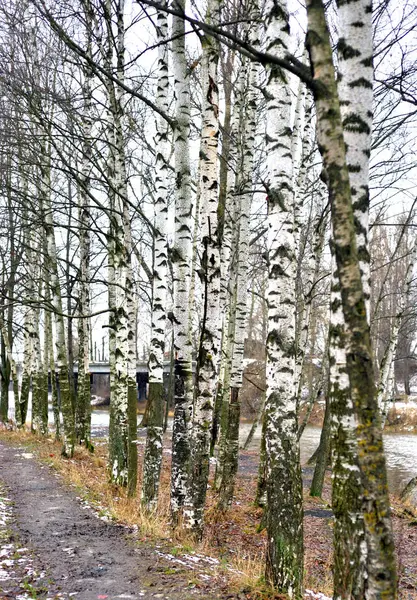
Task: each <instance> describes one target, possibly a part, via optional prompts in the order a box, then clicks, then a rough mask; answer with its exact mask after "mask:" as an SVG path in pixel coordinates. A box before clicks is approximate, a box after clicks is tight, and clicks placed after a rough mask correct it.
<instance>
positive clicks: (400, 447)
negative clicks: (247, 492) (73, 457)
mask: <svg viewBox="0 0 417 600" xmlns="http://www.w3.org/2000/svg"><path fill="white" fill-rule="evenodd" d="M12 397H13V395H12V394H10V406H9V416H10V417H11V416H12V415H14V407H13V400H12ZM141 418H142V417H141V416H138V425H139V424H140V421H141ZM28 422H30V411H29V414H28ZM49 422H50V423H51V424H53V415H52V412H51V411H49ZM91 425H92V436H93V437H106V436H107V435H108V427H109V410H108V409H106V408H97V409H94V410H93V413H92V423H91ZM171 427H172V420H171V419H170V422H169V424H168V428H171ZM250 428H251V424H250V423H241V427H240V440H241V444H243V443H244V442H245V440H246V438H247V436H248V433H249V430H250ZM320 431H321V429H320V428H319V427H311V426H308V427H306V429H305V431H304V434H303V436H302V438H301V464H302V465H304V464H305V463H306V462H307V460H308V459H309V458H310V456H311V455H312V454H313V452H314V450H315V449H316V448H317V445H318V443H319V440H320ZM139 432H140V434H142V435H145V430H139ZM260 438H261V428H260V427H258V429H257V431H256V433H255V435H254V437H253V440H252V443H251V445H250V447H249V449H250V450H257V449H259V445H260ZM384 447H385V455H386V459H387V470H388V482H389V486H390V489H391V491H392V492H393V493H399V492H400V491H401V490H402V489H403V488H404V486H405V485H406V484H407V483H408V482H409V481H410V479H411V478H412V477H416V476H417V435H415V434H405V433H387V434H385V435H384Z"/></svg>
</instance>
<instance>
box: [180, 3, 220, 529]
mask: <svg viewBox="0 0 417 600" xmlns="http://www.w3.org/2000/svg"><path fill="white" fill-rule="evenodd" d="M206 20H207V21H208V22H209V23H212V24H216V23H219V22H220V1H219V0H209V2H208V5H207V14H206ZM202 46H203V55H202V59H201V65H202V91H203V94H202V95H203V111H202V130H201V145H200V181H199V185H200V194H201V206H202V210H201V219H202V222H201V241H202V258H201V269H200V271H201V273H202V286H203V303H204V308H203V318H202V327H201V334H200V347H199V353H198V356H197V372H196V392H195V401H194V412H193V428H192V440H191V465H190V487H191V492H192V499H191V504H190V506H189V507H187V509H186V510H185V511H184V517H185V523H186V526H187V527H189V528H191V529H192V530H193V531H194V533H195V535H196V536H198V537H200V536H201V535H202V529H203V515H204V505H205V498H206V491H207V482H208V473H209V450H210V431H211V421H212V416H213V405H214V396H215V392H216V385H217V367H218V353H219V345H220V339H219V338H220V335H219V333H220V332H219V295H220V251H219V243H218V229H217V227H218V216H217V205H218V188H219V181H218V161H217V153H218V137H219V96H218V83H217V69H218V60H219V44H218V42H217V40H215V39H214V38H211V37H208V36H207V37H206V36H205V37H204V38H203V40H202Z"/></svg>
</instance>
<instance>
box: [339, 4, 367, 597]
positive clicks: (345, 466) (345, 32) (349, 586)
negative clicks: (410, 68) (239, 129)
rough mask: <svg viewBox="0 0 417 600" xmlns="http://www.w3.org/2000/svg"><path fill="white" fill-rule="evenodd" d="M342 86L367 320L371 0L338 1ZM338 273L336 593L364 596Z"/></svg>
mask: <svg viewBox="0 0 417 600" xmlns="http://www.w3.org/2000/svg"><path fill="white" fill-rule="evenodd" d="M338 13H339V21H340V38H339V42H338V58H339V72H338V77H339V82H338V92H339V98H340V110H341V116H342V124H343V137H344V140H345V143H346V163H347V166H348V169H349V182H350V189H351V197H352V206H353V211H354V217H355V230H356V242H357V248H358V257H359V266H360V269H361V276H362V286H363V291H364V296H365V304H366V310H367V316H368V321H369V310H370V281H369V278H370V263H369V250H368V221H369V188H368V185H369V183H368V182H369V155H370V148H371V128H372V104H373V93H372V83H373V69H372V5H371V4H370V3H369V1H368V0H355V1H354V2H353V3H351V4H350V5H348V4H346V3H343V2H339V3H338ZM338 289H339V284H338V280H337V274H336V273H335V279H334V281H333V298H332V323H333V327H332V329H331V337H330V339H331V345H330V355H331V356H332V360H331V366H330V379H331V392H330V393H331V398H332V400H331V402H332V413H333V418H332V438H333V452H332V461H333V470H332V473H333V505H334V510H335V519H336V523H335V530H334V535H335V537H334V542H335V570H334V588H335V595H334V597H335V598H340V599H348V598H349V599H350V598H351V597H352V598H356V599H358V600H359V599H360V598H363V596H364V593H365V592H364V587H363V586H364V585H365V583H364V579H365V578H366V577H367V575H366V574H365V569H366V561H367V559H366V546H365V542H364V523H363V516H362V506H361V504H360V501H359V500H358V498H360V495H361V492H360V490H361V483H360V473H359V469H358V464H357V458H356V455H357V447H356V425H357V423H356V419H355V418H354V407H353V402H352V399H351V394H350V388H349V380H348V375H347V367H346V356H345V348H344V346H345V341H344V339H345V338H344V333H343V330H344V327H345V324H344V317H343V312H342V304H341V296H340V292H339V291H338Z"/></svg>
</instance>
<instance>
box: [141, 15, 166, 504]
mask: <svg viewBox="0 0 417 600" xmlns="http://www.w3.org/2000/svg"><path fill="white" fill-rule="evenodd" d="M165 5H166V3H165V4H164V6H165ZM156 31H157V35H156V42H157V44H160V45H159V50H158V83H157V93H156V104H157V106H159V107H160V108H161V110H163V111H164V112H165V113H167V112H168V108H169V106H168V91H169V80H168V48H167V46H166V44H165V43H164V42H165V41H166V40H167V37H168V18H167V14H166V13H165V12H164V10H160V11H158V17H157V27H156ZM167 127H168V126H167V123H166V122H165V120H164V119H163V117H161V116H160V115H159V116H158V117H157V133H156V140H155V143H156V154H157V158H156V177H155V239H154V260H153V265H154V271H153V281H152V327H151V343H150V348H149V362H148V372H149V397H148V407H149V408H148V410H149V415H148V422H147V430H146V447H145V457H144V461H143V484H142V504H143V506H144V507H145V508H146V509H147V510H152V509H154V508H155V507H156V504H157V501H158V490H159V477H160V473H161V464H162V444H163V425H164V400H165V389H164V350H165V325H166V314H167V293H168V289H167V280H168V255H167V214H168V204H167V161H168V129H167Z"/></svg>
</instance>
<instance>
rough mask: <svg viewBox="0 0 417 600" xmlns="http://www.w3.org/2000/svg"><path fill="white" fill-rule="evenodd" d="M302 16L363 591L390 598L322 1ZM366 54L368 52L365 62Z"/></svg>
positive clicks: (368, 377)
mask: <svg viewBox="0 0 417 600" xmlns="http://www.w3.org/2000/svg"><path fill="white" fill-rule="evenodd" d="M349 14H352V13H349ZM307 17H308V50H309V55H310V60H311V64H312V68H313V74H314V82H315V85H314V96H315V102H316V109H317V123H318V127H317V133H318V143H319V148H320V151H321V153H322V156H323V164H324V168H325V170H326V174H327V177H328V186H329V195H330V201H331V207H332V226H333V239H334V247H335V256H336V264H337V272H338V278H339V284H340V290H341V303H342V307H343V314H344V318H345V322H346V329H345V331H346V346H347V371H348V375H349V383H350V390H351V394H352V400H353V405H354V410H355V414H356V415H357V418H358V427H357V436H358V461H359V469H360V474H361V483H362V489H363V494H364V503H363V510H364V523H365V536H366V544H367V572H368V577H367V579H366V582H365V594H364V595H365V598H375V597H384V596H385V597H387V598H388V597H390V598H395V597H396V595H397V592H396V568H395V557H394V543H393V537H392V529H391V520H390V506H389V498H388V488H387V480H386V465H385V456H384V451H383V446H382V433H381V427H380V415H379V411H378V406H377V401H376V390H375V383H374V374H373V365H372V352H371V344H370V335H369V325H368V322H367V316H366V294H364V292H363V288H362V281H361V273H360V267H359V258H358V251H357V244H356V234H355V229H354V222H353V209H352V196H351V186H350V181H349V173H348V168H347V161H346V151H345V141H344V138H343V126H342V117H341V112H340V104H339V96H338V90H337V86H336V81H335V74H334V67H333V59H332V51H331V44H330V40H329V33H328V29H327V24H326V20H325V15H324V8H323V5H322V4H321V2H317V1H310V0H309V1H308V2H307ZM369 58H370V57H369V56H368V57H367V59H368V62H369ZM319 65H320V66H319ZM368 108H369V107H368Z"/></svg>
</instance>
